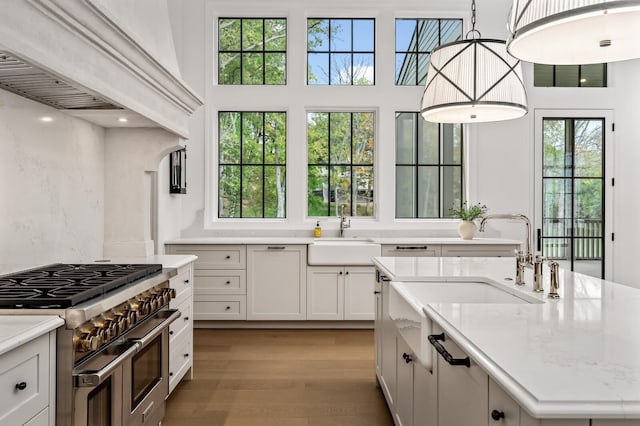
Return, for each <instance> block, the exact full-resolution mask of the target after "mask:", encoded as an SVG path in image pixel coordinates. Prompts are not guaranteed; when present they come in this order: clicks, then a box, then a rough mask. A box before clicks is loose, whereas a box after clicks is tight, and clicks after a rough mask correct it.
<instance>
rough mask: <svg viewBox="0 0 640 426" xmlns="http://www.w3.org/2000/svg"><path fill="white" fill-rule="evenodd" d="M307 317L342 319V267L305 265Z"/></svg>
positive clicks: (310, 318)
mask: <svg viewBox="0 0 640 426" xmlns="http://www.w3.org/2000/svg"><path fill="white" fill-rule="evenodd" d="M307 319H308V320H342V319H344V267H341V266H309V267H307Z"/></svg>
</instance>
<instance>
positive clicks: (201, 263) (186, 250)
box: [168, 244, 247, 269]
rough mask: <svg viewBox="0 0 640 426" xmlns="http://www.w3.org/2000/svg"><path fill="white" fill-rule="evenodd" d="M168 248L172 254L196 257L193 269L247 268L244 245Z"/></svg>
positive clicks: (200, 245)
mask: <svg viewBox="0 0 640 426" xmlns="http://www.w3.org/2000/svg"><path fill="white" fill-rule="evenodd" d="M168 248H169V251H170V252H171V253H172V254H193V255H196V256H198V260H196V261H195V269H245V268H246V266H247V256H246V249H245V246H244V245H231V244H230V245H210V244H184V245H172V246H169V247H168Z"/></svg>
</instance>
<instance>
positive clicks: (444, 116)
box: [420, 0, 527, 123]
mask: <svg viewBox="0 0 640 426" xmlns="http://www.w3.org/2000/svg"><path fill="white" fill-rule="evenodd" d="M471 24H472V28H471V31H469V32H468V33H467V34H466V35H465V38H464V40H460V41H455V42H453V43H448V44H444V45H442V46H440V47H438V48H437V49H434V50H433V51H432V52H431V58H430V61H429V71H428V72H427V83H426V85H425V90H424V94H423V95H422V108H421V110H420V112H421V114H422V117H423V118H424V119H425V120H427V121H432V122H436V123H481V122H485V121H501V120H510V119H513V118H519V117H522V116H523V115H525V114H526V113H527V95H526V93H525V90H524V85H523V83H522V71H521V69H520V61H519V60H517V59H516V58H513V57H511V56H510V55H509V54H508V53H507V49H506V42H505V41H504V40H495V39H484V38H481V37H482V36H481V34H480V31H478V30H476V2H475V0H473V1H472V2H471Z"/></svg>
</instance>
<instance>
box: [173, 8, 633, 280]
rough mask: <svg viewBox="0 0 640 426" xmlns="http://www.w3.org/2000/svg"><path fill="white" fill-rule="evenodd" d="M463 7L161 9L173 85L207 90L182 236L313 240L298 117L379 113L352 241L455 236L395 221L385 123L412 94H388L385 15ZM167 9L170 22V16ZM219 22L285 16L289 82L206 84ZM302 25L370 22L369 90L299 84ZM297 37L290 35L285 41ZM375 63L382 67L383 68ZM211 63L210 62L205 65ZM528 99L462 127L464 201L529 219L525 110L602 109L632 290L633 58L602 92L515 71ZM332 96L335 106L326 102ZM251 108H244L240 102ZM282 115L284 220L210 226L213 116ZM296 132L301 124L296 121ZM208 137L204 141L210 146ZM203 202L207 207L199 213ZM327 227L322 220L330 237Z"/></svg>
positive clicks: (500, 230) (617, 268)
mask: <svg viewBox="0 0 640 426" xmlns="http://www.w3.org/2000/svg"><path fill="white" fill-rule="evenodd" d="M469 3H470V2H468V1H463V0H460V1H458V0H456V1H446V0H439V1H432V2H424V1H414V0H401V1H394V2H389V1H382V0H379V1H376V0H362V1H355V2H349V3H345V2H340V1H337V0H326V1H323V2H321V3H318V2H311V1H304V2H302V1H296V0H274V1H269V2H260V1H255V0H191V1H188V2H182V1H179V0H169V5H170V10H171V11H172V20H173V22H172V25H173V28H174V31H177V34H176V36H175V41H176V49H177V50H178V61H179V63H180V64H181V71H182V76H183V78H184V79H185V80H186V81H187V82H188V83H189V84H190V85H191V86H192V87H194V88H195V89H196V90H199V91H201V92H202V90H201V89H204V90H206V92H205V93H206V105H205V108H204V111H203V112H201V114H198V115H196V116H194V118H193V119H192V120H191V128H190V133H191V135H193V139H192V140H191V141H190V143H189V145H190V153H191V155H190V160H189V171H188V173H189V175H188V182H189V194H188V195H187V196H186V197H185V198H184V201H183V214H182V220H183V231H182V236H185V237H187V236H213V235H224V234H232V233H234V232H239V233H243V234H264V235H268V234H270V233H271V234H282V232H287V233H288V234H300V235H311V234H310V233H311V229H312V228H313V225H314V223H315V221H314V220H310V219H307V218H306V217H305V214H304V212H305V203H306V199H305V196H306V195H305V194H306V189H305V179H306V172H305V164H306V163H305V162H306V153H305V151H304V150H305V148H304V140H305V133H304V113H305V109H306V108H314V107H323V106H327V107H344V108H347V107H352V108H353V107H356V108H357V107H373V108H375V109H376V110H377V112H378V134H377V138H378V139H377V140H378V145H377V148H376V149H377V152H376V157H377V160H376V161H377V163H376V168H377V172H376V173H377V177H378V180H377V182H376V191H377V195H378V200H377V201H378V205H377V206H376V207H377V212H378V216H377V218H376V219H375V220H365V219H357V220H354V221H352V223H353V225H354V228H355V230H356V231H355V232H358V231H359V230H360V232H363V233H364V232H367V231H368V232H370V233H375V234H383V233H387V232H394V233H407V232H411V233H412V234H414V235H415V234H423V235H429V234H431V235H433V234H440V235H443V234H447V233H449V234H450V233H453V232H454V231H453V229H454V228H455V222H453V221H426V222H425V221H422V222H407V221H396V220H395V219H394V217H393V216H394V212H393V210H394V208H393V206H394V185H395V182H394V166H393V164H394V163H393V158H394V147H393V135H394V130H393V129H394V120H393V112H394V111H396V110H417V109H418V105H419V100H420V96H421V92H422V88H419V87H417V88H410V87H405V88H400V89H399V88H396V87H395V86H394V85H393V73H394V70H393V66H394V64H393V60H392V59H391V58H393V49H394V27H393V25H394V18H395V17H430V16H463V17H466V18H468V17H469ZM510 4H511V2H510V1H509V0H495V1H491V2H481V3H479V4H478V19H477V22H478V24H477V25H478V29H479V30H480V31H481V32H482V35H483V36H484V37H499V38H505V37H506V19H507V14H508V10H509V7H510ZM173 12H176V13H173ZM218 16H234V17H235V16H237V17H252V16H256V17H263V16H278V17H281V16H284V17H287V18H288V26H289V40H288V73H289V74H288V85H287V87H286V88H285V90H284V92H283V91H276V90H275V89H274V88H270V87H256V86H253V87H240V88H238V87H233V88H230V87H223V86H216V85H215V84H213V81H214V77H213V76H214V74H213V69H212V68H213V66H214V65H215V56H214V52H215V37H214V29H213V28H212V25H211V24H212V23H215V22H216V19H217V17H218ZM308 16H327V17H333V16H368V17H374V18H376V31H377V34H376V41H377V46H376V55H377V58H376V67H377V69H376V73H377V74H376V86H375V87H365V88H363V87H323V88H318V87H306V86H305V85H304V75H305V48H306V47H305V42H306V40H305V38H304V36H303V37H300V34H304V25H305V22H306V18H307V17H308ZM292 34H296V35H297V36H292ZM381 58H389V59H388V60H382V59H381ZM212 64H214V65H212ZM524 74H525V84H526V88H527V93H528V97H529V114H528V115H527V116H525V117H523V118H521V119H518V120H512V121H508V122H499V123H485V124H477V125H472V126H466V127H467V128H466V135H467V140H466V151H467V164H466V166H467V173H468V186H467V192H468V193H467V196H468V199H469V200H470V201H472V202H476V201H477V202H482V203H485V204H487V206H489V208H490V212H491V213H504V212H513V213H524V214H526V215H528V216H529V217H531V218H533V217H534V214H535V213H536V211H535V205H534V194H535V181H534V172H535V167H536V165H535V164H534V156H533V154H534V111H535V109H554V108H557V109H612V110H613V112H614V118H615V122H616V132H615V133H614V141H613V143H614V144H615V149H614V156H615V158H614V163H615V168H614V170H613V171H607V173H609V174H610V175H615V177H616V187H615V193H614V208H613V210H614V229H613V230H614V231H615V232H616V241H615V243H614V256H613V259H608V260H607V263H608V264H609V265H610V266H611V265H613V267H614V271H613V278H614V279H615V280H616V281H620V282H624V283H628V284H631V285H633V284H635V283H638V285H639V286H640V280H636V278H635V271H634V268H633V265H634V262H635V253H636V252H637V250H635V242H636V241H638V240H640V228H638V227H637V226H635V218H634V212H636V211H638V208H640V201H638V197H637V190H636V189H635V188H634V185H635V182H640V167H637V166H636V164H637V162H638V160H640V141H638V139H640V120H638V119H637V118H636V116H637V112H636V111H637V110H638V103H639V101H638V99H640V79H639V78H638V75H640V61H639V60H635V61H627V62H624V63H616V64H610V66H609V87H608V88H605V89H589V88H581V89H563V88H534V87H533V83H532V65H531V64H524ZM331 92H334V93H335V92H339V93H341V94H343V96H342V97H341V98H340V99H339V100H338V101H336V100H335V99H333V98H329V97H328V96H326V94H327V93H331ZM247 100H249V101H247ZM269 107H271V108H281V109H284V110H287V111H288V119H289V129H288V130H289V135H288V141H289V152H288V159H289V163H288V166H287V167H288V169H287V176H288V181H287V204H288V212H287V220H286V221H268V222H260V221H256V222H251V221H245V222H238V221H235V222H234V221H225V222H220V221H218V222H216V220H215V216H216V212H215V210H213V211H210V210H209V207H210V205H213V204H214V203H212V201H215V197H216V196H217V190H216V187H215V184H211V185H209V184H208V183H207V182H211V181H214V180H215V173H216V169H215V151H216V149H215V138H214V136H215V135H216V132H217V130H216V122H215V117H216V114H217V111H218V110H219V109H226V108H269ZM300 123H302V124H300ZM212 138H213V141H212ZM208 203H209V204H208ZM337 226H338V225H337V221H335V220H329V221H325V223H324V224H323V227H324V228H325V229H328V230H329V231H333V230H335V229H337ZM489 231H490V232H488V233H487V234H488V235H491V236H503V237H507V238H517V239H521V240H522V239H523V233H524V231H523V229H522V226H520V225H515V224H509V223H497V222H496V223H494V224H492V225H491V227H490V230H489Z"/></svg>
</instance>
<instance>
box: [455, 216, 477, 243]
mask: <svg viewBox="0 0 640 426" xmlns="http://www.w3.org/2000/svg"><path fill="white" fill-rule="evenodd" d="M476 229H477V228H476V224H475V222H474V221H472V220H463V221H461V222H460V224H459V225H458V234H459V235H460V238H462V239H463V240H472V239H473V237H474V235H476Z"/></svg>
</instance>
